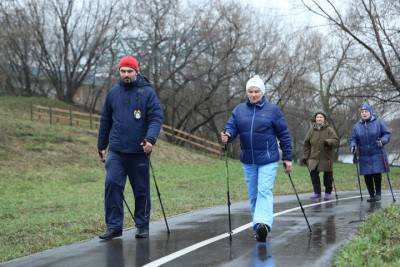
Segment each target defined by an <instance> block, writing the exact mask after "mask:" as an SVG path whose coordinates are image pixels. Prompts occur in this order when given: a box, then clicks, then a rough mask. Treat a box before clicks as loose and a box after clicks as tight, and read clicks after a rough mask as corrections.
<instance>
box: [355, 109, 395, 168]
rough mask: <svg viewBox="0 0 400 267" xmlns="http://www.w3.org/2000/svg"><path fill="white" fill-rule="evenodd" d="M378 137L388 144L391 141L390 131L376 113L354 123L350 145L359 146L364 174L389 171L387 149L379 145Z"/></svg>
mask: <svg viewBox="0 0 400 267" xmlns="http://www.w3.org/2000/svg"><path fill="white" fill-rule="evenodd" d="M378 139H380V140H381V141H382V143H383V144H384V145H386V144H387V143H389V141H390V132H389V130H388V129H387V128H386V127H385V124H384V123H383V121H382V120H380V119H378V118H377V117H376V115H372V116H371V118H370V119H369V120H367V121H363V120H360V121H358V122H357V123H356V124H354V126H353V130H352V133H351V138H350V147H352V146H355V147H357V150H358V154H359V165H360V174H362V175H366V174H374V173H383V172H388V171H389V164H388V159H387V155H386V152H385V149H384V148H383V147H382V148H380V147H378V145H377V140H378Z"/></svg>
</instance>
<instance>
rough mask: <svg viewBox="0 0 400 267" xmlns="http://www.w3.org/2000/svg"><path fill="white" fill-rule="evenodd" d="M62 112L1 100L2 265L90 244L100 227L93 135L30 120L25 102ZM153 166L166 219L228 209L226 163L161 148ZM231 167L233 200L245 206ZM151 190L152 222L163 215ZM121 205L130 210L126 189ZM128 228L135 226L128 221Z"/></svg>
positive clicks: (100, 183) (99, 171) (100, 181)
mask: <svg viewBox="0 0 400 267" xmlns="http://www.w3.org/2000/svg"><path fill="white" fill-rule="evenodd" d="M31 102H33V103H34V104H42V105H50V104H51V105H52V106H57V107H63V108H67V105H66V104H64V103H60V102H57V101H52V100H48V99H45V98H14V97H0V203H1V204H0V229H2V234H1V235H0V244H1V245H0V251H1V252H0V261H4V260H7V259H10V258H13V257H16V256H22V255H26V254H30V253H33V252H36V251H40V250H43V249H46V248H50V247H54V246H59V245H62V244H66V243H71V242H74V241H78V240H82V239H87V238H92V237H94V236H96V235H97V234H99V233H101V232H102V231H103V230H104V229H105V228H104V227H105V226H104V218H103V216H104V215H103V191H104V169H103V164H102V163H100V162H99V161H98V156H97V150H96V142H97V131H95V130H93V131H92V130H88V129H81V128H73V127H69V126H61V125H49V124H46V123H44V122H37V121H33V122H32V121H30V114H29V110H30V103H31ZM152 163H153V165H154V170H155V174H156V178H157V182H158V186H159V188H160V192H161V195H162V198H163V202H164V203H163V204H164V206H165V209H166V213H167V215H169V216H170V215H173V214H178V213H182V212H187V211H190V210H192V209H196V208H200V207H206V206H211V205H216V204H223V203H225V202H226V199H225V196H226V187H225V185H226V180H225V169H224V166H225V165H224V161H221V160H219V159H217V158H215V157H208V156H206V155H203V154H198V153H194V152H193V151H189V150H186V149H183V148H181V147H177V146H173V145H171V144H169V143H167V142H163V141H161V140H160V141H159V142H158V143H157V145H156V148H155V150H154V153H153V154H152ZM239 168H240V166H239V164H238V163H237V162H236V163H235V164H232V169H234V171H232V177H231V180H232V182H231V183H232V187H237V190H235V192H234V193H232V198H233V199H235V200H239V199H245V197H246V193H245V188H244V187H243V184H242V177H241V172H240V170H239ZM151 186H152V201H153V205H152V208H153V209H152V219H153V220H154V219H157V218H159V217H160V216H162V214H161V211H160V206H159V203H158V198H157V195H156V193H155V192H154V184H153V181H151ZM125 195H126V198H127V200H128V201H129V203H130V204H131V208H133V207H134V202H133V197H132V193H131V190H130V187H129V183H127V187H126V193H125ZM126 215H127V216H126V217H125V227H129V226H132V224H133V223H132V219H130V217H129V216H128V215H129V214H128V213H127V214H126Z"/></svg>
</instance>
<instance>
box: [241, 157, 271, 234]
mask: <svg viewBox="0 0 400 267" xmlns="http://www.w3.org/2000/svg"><path fill="white" fill-rule="evenodd" d="M242 167H243V171H244V175H245V179H246V183H247V192H248V196H249V201H250V207H251V214H252V216H253V228H254V227H255V226H256V224H258V223H264V224H266V225H268V227H269V229H270V230H272V222H273V219H274V210H273V204H274V199H273V195H272V189H273V187H274V182H275V177H276V172H277V170H278V162H273V163H270V164H266V165H255V164H242Z"/></svg>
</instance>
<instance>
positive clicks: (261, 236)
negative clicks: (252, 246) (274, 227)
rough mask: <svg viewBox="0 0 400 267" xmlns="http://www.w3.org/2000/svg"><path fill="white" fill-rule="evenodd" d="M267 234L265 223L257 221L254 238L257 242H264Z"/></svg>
mask: <svg viewBox="0 0 400 267" xmlns="http://www.w3.org/2000/svg"><path fill="white" fill-rule="evenodd" d="M267 235H268V228H267V225H265V224H263V223H259V224H258V225H257V229H256V240H257V241H258V242H265V241H266V239H267Z"/></svg>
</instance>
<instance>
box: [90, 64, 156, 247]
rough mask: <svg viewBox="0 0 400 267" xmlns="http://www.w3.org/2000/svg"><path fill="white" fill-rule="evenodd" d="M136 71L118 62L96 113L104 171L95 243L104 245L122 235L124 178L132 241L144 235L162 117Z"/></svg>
mask: <svg viewBox="0 0 400 267" xmlns="http://www.w3.org/2000/svg"><path fill="white" fill-rule="evenodd" d="M138 71H139V63H138V61H137V60H136V59H135V58H134V57H132V56H125V57H123V58H121V60H120V62H119V74H120V78H121V80H120V81H119V83H117V84H116V85H115V86H114V87H112V88H111V90H110V91H109V92H108V94H107V97H106V100H105V103H104V106H103V110H102V112H101V118H100V128H99V136H98V143H97V149H98V153H99V156H100V160H101V161H102V162H105V169H106V181H105V193H104V200H105V201H104V202H105V203H104V204H105V220H106V224H107V230H106V232H105V233H104V234H102V235H100V236H99V237H100V238H101V239H105V240H108V239H112V238H114V237H118V236H121V235H122V226H123V219H124V209H123V208H124V207H123V197H124V196H123V192H124V188H125V183H126V176H128V177H129V181H130V184H131V186H132V190H133V193H134V197H135V221H136V227H137V231H136V235H135V236H136V238H146V237H148V235H149V220H150V175H149V159H148V155H149V154H150V152H151V151H152V148H153V145H154V144H155V143H156V140H157V137H158V135H159V133H160V129H161V126H162V122H163V114H162V111H161V107H160V102H159V100H158V98H157V95H156V93H155V91H154V89H153V88H152V87H151V85H150V83H149V81H148V80H147V79H146V78H145V77H144V76H142V75H140V74H139V72H138ZM107 147H108V153H106V149H107ZM106 154H107V155H106Z"/></svg>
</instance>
